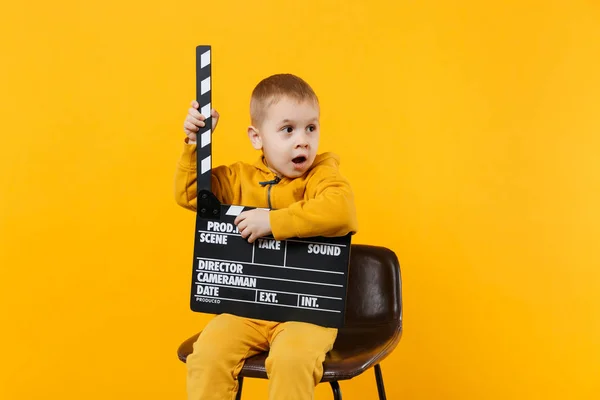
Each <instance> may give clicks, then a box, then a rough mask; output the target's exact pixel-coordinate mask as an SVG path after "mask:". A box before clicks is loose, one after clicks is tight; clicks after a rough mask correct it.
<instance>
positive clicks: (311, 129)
mask: <svg viewBox="0 0 600 400" xmlns="http://www.w3.org/2000/svg"><path fill="white" fill-rule="evenodd" d="M306 129H308V131H309V132H314V131H315V129H317V127H316V126H314V125H309V126H308V127H307V128H306Z"/></svg>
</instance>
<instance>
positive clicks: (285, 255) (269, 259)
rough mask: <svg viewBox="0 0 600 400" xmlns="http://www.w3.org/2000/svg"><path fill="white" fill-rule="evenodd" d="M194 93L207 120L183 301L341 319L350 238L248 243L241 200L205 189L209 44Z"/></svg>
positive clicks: (220, 309) (207, 309) (208, 307)
mask: <svg viewBox="0 0 600 400" xmlns="http://www.w3.org/2000/svg"><path fill="white" fill-rule="evenodd" d="M196 92H197V94H196V95H197V101H198V103H199V104H200V112H201V114H203V115H204V116H205V117H206V118H207V119H206V121H205V123H206V125H205V127H204V128H202V129H201V130H200V131H199V132H198V140H197V143H198V145H197V157H198V164H197V165H198V211H197V214H196V230H195V235H194V260H193V272H192V288H191V289H192V290H191V298H190V306H191V309H192V310H193V311H196V312H203V313H211V314H221V313H229V314H234V315H239V316H244V317H248V318H257V319H264V320H269V321H302V322H311V323H314V324H317V325H322V326H329V327H341V326H343V324H344V314H345V304H346V287H347V276H348V275H347V274H348V262H349V257H350V242H351V239H350V235H347V236H344V237H336V238H324V237H314V238H308V239H306V238H302V239H288V240H281V241H278V240H275V239H273V237H272V236H271V237H264V238H261V239H257V240H256V241H255V242H254V243H252V244H251V243H248V242H247V240H245V239H244V238H242V237H241V235H240V233H239V232H238V230H237V227H236V226H235V224H234V220H235V218H236V217H237V216H238V215H239V214H240V213H241V212H243V211H246V210H250V209H252V208H251V207H244V206H243V205H224V204H221V203H220V202H219V200H218V199H217V198H216V197H215V196H214V194H213V193H212V192H211V169H212V161H211V154H212V144H211V134H212V121H211V117H210V110H211V49H210V46H198V47H197V48H196Z"/></svg>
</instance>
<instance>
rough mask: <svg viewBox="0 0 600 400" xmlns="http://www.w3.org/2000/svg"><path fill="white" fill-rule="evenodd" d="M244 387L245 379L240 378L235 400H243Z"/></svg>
mask: <svg viewBox="0 0 600 400" xmlns="http://www.w3.org/2000/svg"><path fill="white" fill-rule="evenodd" d="M242 386H244V377H243V376H238V391H237V394H236V395H235V400H242Z"/></svg>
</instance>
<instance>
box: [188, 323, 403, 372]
mask: <svg viewBox="0 0 600 400" xmlns="http://www.w3.org/2000/svg"><path fill="white" fill-rule="evenodd" d="M399 328H401V327H399V326H398V323H396V322H394V323H390V324H385V325H377V326H373V325H369V326H368V327H364V328H359V327H352V328H342V329H340V330H339V332H338V336H337V339H336V341H335V344H334V346H333V350H331V351H330V352H329V353H328V354H327V357H326V358H325V362H324V363H323V367H324V370H323V378H322V379H321V382H330V381H338V380H345V379H351V378H353V377H355V376H357V375H359V374H361V373H362V372H364V371H365V370H367V369H369V368H370V367H372V366H373V365H376V364H379V363H380V362H381V361H382V360H383V359H384V358H385V357H386V356H387V355H388V354H389V353H391V351H392V350H393V349H394V348H395V347H396V344H397V343H398V341H399V340H400V336H401V332H402V330H401V329H399ZM198 336H199V334H196V335H194V336H192V337H191V338H189V339H188V340H186V341H185V342H183V343H182V344H181V346H180V347H179V349H178V350H177V355H178V357H179V359H180V360H181V361H183V362H185V361H186V358H187V356H188V354H190V353H191V352H192V346H193V344H194V342H195V341H196V339H197V338H198ZM267 356H268V353H261V354H257V355H255V356H253V357H250V358H248V359H247V360H246V362H245V363H244V367H243V368H242V371H241V372H240V376H242V377H249V378H262V379H266V378H267V370H266V368H265V360H266V358H267Z"/></svg>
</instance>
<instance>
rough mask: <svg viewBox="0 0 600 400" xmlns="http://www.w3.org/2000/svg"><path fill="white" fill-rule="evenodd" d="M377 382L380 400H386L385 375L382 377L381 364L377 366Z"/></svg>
mask: <svg viewBox="0 0 600 400" xmlns="http://www.w3.org/2000/svg"><path fill="white" fill-rule="evenodd" d="M375 380H376V381H377V392H378V393H379V400H386V397H385V387H384V386H383V375H381V366H380V365H379V364H377V365H375Z"/></svg>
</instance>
